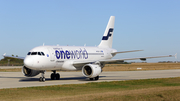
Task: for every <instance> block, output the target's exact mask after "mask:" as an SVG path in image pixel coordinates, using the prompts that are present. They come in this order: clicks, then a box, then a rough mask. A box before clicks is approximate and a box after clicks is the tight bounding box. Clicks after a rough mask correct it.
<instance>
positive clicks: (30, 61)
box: [24, 58, 33, 68]
mask: <svg viewBox="0 0 180 101" xmlns="http://www.w3.org/2000/svg"><path fill="white" fill-rule="evenodd" d="M24 65H25V66H26V67H29V68H31V67H32V66H33V59H31V58H25V59H24Z"/></svg>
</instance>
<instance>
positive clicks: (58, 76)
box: [51, 71, 60, 80]
mask: <svg viewBox="0 0 180 101" xmlns="http://www.w3.org/2000/svg"><path fill="white" fill-rule="evenodd" d="M59 79H60V75H59V73H56V71H53V73H52V74H51V80H59Z"/></svg>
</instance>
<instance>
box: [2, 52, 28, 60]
mask: <svg viewBox="0 0 180 101" xmlns="http://www.w3.org/2000/svg"><path fill="white" fill-rule="evenodd" d="M3 57H8V58H15V59H21V60H24V59H25V57H19V56H18V57H15V56H10V55H6V53H5V54H3Z"/></svg>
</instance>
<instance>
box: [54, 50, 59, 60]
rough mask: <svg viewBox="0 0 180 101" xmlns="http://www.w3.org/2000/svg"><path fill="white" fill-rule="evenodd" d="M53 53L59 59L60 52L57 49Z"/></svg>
mask: <svg viewBox="0 0 180 101" xmlns="http://www.w3.org/2000/svg"><path fill="white" fill-rule="evenodd" d="M55 53H56V58H57V59H59V58H60V53H59V51H57V50H56V51H55Z"/></svg>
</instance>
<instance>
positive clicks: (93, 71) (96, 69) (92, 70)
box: [82, 64, 102, 78]
mask: <svg viewBox="0 0 180 101" xmlns="http://www.w3.org/2000/svg"><path fill="white" fill-rule="evenodd" d="M101 71H102V70H101V67H100V66H99V65H96V64H86V65H84V66H83V68H82V74H83V75H84V76H85V77H89V78H93V77H96V76H98V75H99V74H100V73H101Z"/></svg>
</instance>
